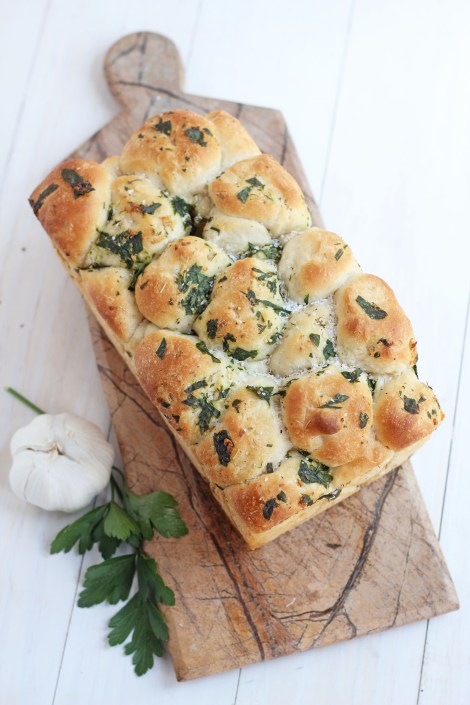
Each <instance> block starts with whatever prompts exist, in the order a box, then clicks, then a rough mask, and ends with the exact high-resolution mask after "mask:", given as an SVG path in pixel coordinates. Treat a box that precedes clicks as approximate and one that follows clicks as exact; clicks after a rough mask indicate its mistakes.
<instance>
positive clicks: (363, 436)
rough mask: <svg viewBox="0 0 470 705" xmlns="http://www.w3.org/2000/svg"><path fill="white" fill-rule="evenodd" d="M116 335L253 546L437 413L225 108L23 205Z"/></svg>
mask: <svg viewBox="0 0 470 705" xmlns="http://www.w3.org/2000/svg"><path fill="white" fill-rule="evenodd" d="M30 204H31V206H32V208H33V211H34V213H35V215H36V216H37V217H38V218H39V220H40V221H41V223H42V225H43V227H44V229H45V230H46V232H47V233H48V234H49V236H50V238H51V240H52V243H53V245H54V247H55V249H56V250H57V252H58V254H59V255H60V257H61V259H62V261H63V262H64V264H65V266H66V267H67V269H68V271H69V273H70V275H71V276H72V278H73V279H74V280H75V282H76V283H77V285H78V287H79V288H80V291H81V292H82V294H83V297H84V298H85V300H86V302H87V303H88V305H89V306H90V308H91V309H92V310H93V312H94V314H95V315H96V317H97V319H98V320H99V322H100V324H101V326H102V327H103V328H104V330H105V331H106V334H107V335H108V337H109V339H110V340H111V341H112V342H113V344H114V345H115V346H116V348H117V349H118V351H119V352H120V353H121V355H122V356H123V358H124V360H125V361H126V363H127V365H128V366H129V368H130V369H131V370H132V372H133V373H134V375H135V376H136V378H137V379H138V381H139V382H140V384H141V385H142V387H143V389H144V390H145V392H146V393H147V395H148V396H149V398H150V399H151V401H152V402H153V404H154V405H155V406H156V407H157V408H158V409H159V411H160V412H161V414H162V416H163V418H164V419H165V421H166V423H167V425H168V426H169V428H170V429H171V431H172V433H173V434H174V435H175V437H176V439H177V440H178V442H179V443H180V444H181V446H182V447H183V448H184V450H185V451H186V453H187V455H188V456H189V457H190V459H191V460H192V462H193V463H194V465H195V466H196V468H197V469H198V470H199V472H200V473H201V474H202V475H203V477H204V478H206V480H207V481H208V482H209V486H210V488H211V490H212V492H213V494H214V495H215V497H216V498H217V500H218V501H219V503H220V504H221V505H222V507H223V509H224V510H225V512H226V514H227V516H228V517H229V519H230V520H231V521H232V522H233V524H234V525H235V526H236V527H237V529H238V530H239V531H240V533H241V534H242V536H243V537H244V539H245V540H246V542H247V543H248V545H249V546H250V547H251V548H255V547H257V546H260V545H262V544H264V543H266V542H267V541H271V540H272V539H274V538H276V537H277V536H279V535H280V534H282V533H284V532H285V531H288V530H290V529H292V528H293V527H295V526H297V525H298V524H300V523H301V522H304V521H306V520H307V519H310V518H311V517H312V516H314V515H315V514H318V513H319V512H321V511H323V510H324V509H327V508H329V507H331V506H332V505H333V504H335V503H336V502H339V501H341V500H342V499H345V498H346V497H348V496H349V495H351V494H353V493H354V492H357V490H358V489H359V488H360V486H361V485H364V484H366V483H369V482H371V481H372V480H375V479H377V478H379V477H381V476H382V475H383V474H384V473H386V472H387V471H389V470H391V469H392V468H396V467H398V466H399V465H401V464H402V463H403V462H404V461H405V460H406V459H407V458H408V457H409V456H410V455H411V454H412V453H413V452H414V451H415V450H416V449H417V448H418V447H419V446H421V444H422V443H423V442H424V441H425V439H426V438H427V437H428V436H429V435H430V434H431V433H432V431H434V429H435V428H436V427H437V426H438V425H439V424H440V422H441V421H442V419H443V416H444V415H443V413H442V411H441V409H440V407H439V403H438V401H437V399H436V397H435V395H434V393H433V391H432V389H431V388H430V387H428V386H427V384H425V383H424V382H421V381H420V380H419V379H418V377H417V373H416V360H417V351H416V341H415V339H414V336H413V329H412V327H411V324H410V321H409V320H408V318H407V317H406V315H405V313H404V312H403V310H402V308H401V306H400V304H399V303H398V301H397V299H396V298H395V295H394V293H393V291H392V289H391V288H390V287H389V286H388V284H386V283H385V282H384V281H383V280H382V279H379V277H376V276H374V275H372V274H364V273H363V272H362V271H361V268H360V267H359V265H358V263H357V261H356V259H355V257H354V255H353V253H352V252H351V249H350V248H349V246H348V245H347V244H346V243H345V242H344V240H342V238H341V237H339V236H338V235H336V234H335V233H332V232H328V231H326V230H321V229H319V228H316V227H312V223H311V218H310V214H309V211H308V208H307V205H306V203H305V200H304V197H303V194H302V192H301V190H300V188H299V186H298V184H297V183H296V181H295V180H294V179H293V177H292V176H291V175H290V174H288V173H287V172H286V171H285V170H284V169H283V167H282V166H280V164H278V162H277V161H276V160H275V159H274V158H273V157H272V156H270V155H268V154H261V152H260V150H259V149H258V147H257V146H256V144H255V143H254V141H253V140H252V139H251V137H250V136H249V135H248V133H247V132H246V131H245V129H244V128H243V127H242V125H241V124H240V123H239V122H238V121H237V120H236V119H235V118H233V117H232V116H231V115H229V114H227V113H225V112H222V111H216V112H212V113H209V114H208V115H206V116H202V115H197V114H195V113H192V112H189V111H186V110H178V111H174V112H167V113H164V114H162V115H157V116H156V117H153V118H151V119H149V120H147V122H146V123H145V124H144V125H142V127H140V129H139V130H137V131H136V132H135V134H133V135H132V137H131V138H130V140H129V141H128V142H127V144H126V145H125V147H124V149H123V152H122V154H121V156H120V157H110V158H109V159H106V160H105V161H104V162H103V163H102V164H98V163H96V162H94V161H88V160H85V159H70V160H68V161H66V162H64V163H63V164H61V165H60V166H58V167H57V168H56V169H54V171H52V173H51V174H49V176H48V177H47V178H46V179H45V180H44V181H43V182H42V183H41V184H40V185H39V186H38V187H37V189H36V190H35V191H34V193H33V194H32V196H31V198H30Z"/></svg>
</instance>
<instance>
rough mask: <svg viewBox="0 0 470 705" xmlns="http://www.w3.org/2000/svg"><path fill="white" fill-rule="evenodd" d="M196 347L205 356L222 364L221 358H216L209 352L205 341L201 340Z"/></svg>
mask: <svg viewBox="0 0 470 705" xmlns="http://www.w3.org/2000/svg"><path fill="white" fill-rule="evenodd" d="M196 347H197V349H198V350H200V351H201V352H202V353H204V355H209V357H210V358H211V359H212V360H213V361H214V362H220V360H219V358H218V357H216V356H215V355H213V354H212V353H211V352H210V351H209V349H208V347H207V345H206V344H205V342H204V341H203V340H200V341H199V342H198V343H196Z"/></svg>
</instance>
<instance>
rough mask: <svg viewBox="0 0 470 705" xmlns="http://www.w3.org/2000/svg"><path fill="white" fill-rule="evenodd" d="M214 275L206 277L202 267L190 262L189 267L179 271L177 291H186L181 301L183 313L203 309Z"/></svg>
mask: <svg viewBox="0 0 470 705" xmlns="http://www.w3.org/2000/svg"><path fill="white" fill-rule="evenodd" d="M214 281H215V277H208V276H207V275H206V274H204V273H203V271H202V267H200V266H199V265H198V264H192V265H191V267H190V268H189V269H187V270H186V271H184V272H180V273H179V274H178V276H177V279H176V283H177V285H178V291H181V292H182V293H186V296H185V298H184V299H183V300H182V301H181V305H182V306H183V307H184V311H185V313H186V314H187V315H188V316H189V315H193V314H196V315H198V314H200V313H202V312H203V311H204V309H205V308H206V306H207V302H208V300H209V296H210V293H211V291H212V287H213V286H214Z"/></svg>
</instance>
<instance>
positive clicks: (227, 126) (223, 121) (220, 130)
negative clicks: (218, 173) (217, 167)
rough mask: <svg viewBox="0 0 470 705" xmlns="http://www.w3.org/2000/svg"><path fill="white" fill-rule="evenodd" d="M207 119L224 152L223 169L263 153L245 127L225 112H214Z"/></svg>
mask: <svg viewBox="0 0 470 705" xmlns="http://www.w3.org/2000/svg"><path fill="white" fill-rule="evenodd" d="M207 119H208V120H209V121H210V123H211V124H212V131H213V133H214V134H215V136H216V137H217V139H218V140H219V145H220V148H221V150H222V163H221V167H222V169H225V168H227V167H228V166H231V165H232V164H235V162H239V161H240V160H242V159H249V158H250V157H255V156H256V155H258V154H260V153H261V152H260V149H259V147H258V145H257V144H256V142H255V141H254V140H253V139H252V138H251V137H250V135H249V134H248V132H247V131H246V130H245V128H244V127H243V125H242V124H241V123H240V122H239V121H238V120H237V119H236V118H234V117H233V116H232V115H230V114H229V113H226V112H225V110H213V111H212V112H211V113H209V114H208V116H207Z"/></svg>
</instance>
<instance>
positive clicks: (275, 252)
mask: <svg viewBox="0 0 470 705" xmlns="http://www.w3.org/2000/svg"><path fill="white" fill-rule="evenodd" d="M281 250H282V247H281V246H280V245H276V244H275V243H272V244H270V245H254V244H253V243H252V242H249V243H248V250H247V252H246V256H247V257H253V256H254V255H263V257H264V258H265V259H273V260H275V261H277V260H278V259H279V258H280V256H281Z"/></svg>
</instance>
